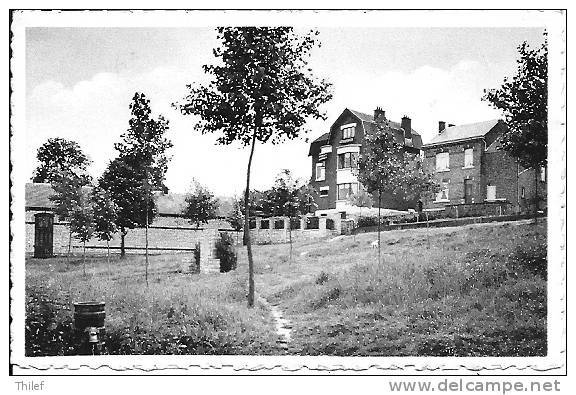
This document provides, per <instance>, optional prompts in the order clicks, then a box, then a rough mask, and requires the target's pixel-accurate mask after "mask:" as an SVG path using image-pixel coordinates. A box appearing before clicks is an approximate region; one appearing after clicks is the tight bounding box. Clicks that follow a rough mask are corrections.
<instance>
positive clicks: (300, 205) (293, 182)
mask: <svg viewBox="0 0 576 395" xmlns="http://www.w3.org/2000/svg"><path fill="white" fill-rule="evenodd" d="M268 196H269V201H270V204H271V206H272V208H273V215H281V216H286V217H288V218H289V219H290V221H289V225H288V235H289V240H290V260H289V262H292V218H294V217H297V216H300V215H302V214H305V213H307V212H309V211H310V206H311V205H313V204H315V203H314V197H313V192H312V190H311V188H310V187H309V186H308V185H307V184H306V183H305V182H303V181H302V180H298V179H295V178H294V177H293V176H292V173H291V172H290V170H288V169H284V170H282V171H281V172H280V174H278V176H276V181H275V182H274V186H273V187H272V189H271V190H270V191H269V192H268Z"/></svg>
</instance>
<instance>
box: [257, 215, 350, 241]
mask: <svg viewBox="0 0 576 395" xmlns="http://www.w3.org/2000/svg"><path fill="white" fill-rule="evenodd" d="M253 221H254V222H255V226H254V228H253V229H250V239H251V241H252V243H254V244H278V243H288V242H290V237H292V241H301V240H312V239H318V238H322V237H326V236H329V235H339V234H341V232H342V220H341V219H340V218H335V217H334V218H332V217H306V216H303V217H300V218H298V221H295V219H292V221H293V224H292V229H291V231H290V230H289V228H290V219H289V218H288V217H271V218H255V219H254V220H253ZM254 222H253V223H254ZM263 224H264V226H263ZM295 225H297V226H295Z"/></svg>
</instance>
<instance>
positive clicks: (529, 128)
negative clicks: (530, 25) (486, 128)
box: [482, 33, 548, 219]
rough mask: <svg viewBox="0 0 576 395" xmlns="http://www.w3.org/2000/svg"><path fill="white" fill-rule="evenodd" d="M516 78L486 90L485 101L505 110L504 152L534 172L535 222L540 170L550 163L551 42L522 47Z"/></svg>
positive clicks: (519, 48) (545, 35)
mask: <svg viewBox="0 0 576 395" xmlns="http://www.w3.org/2000/svg"><path fill="white" fill-rule="evenodd" d="M518 52H519V59H518V60H517V63H518V68H517V70H516V75H514V76H513V77H512V79H509V78H507V77H506V78H504V83H503V84H502V86H501V87H500V88H498V89H491V90H489V91H486V90H485V91H484V92H485V94H484V96H483V97H482V100H485V101H488V102H490V104H491V105H492V106H493V107H495V108H497V109H499V110H501V111H502V113H503V115H504V118H505V120H506V124H507V126H508V129H507V130H506V131H505V132H504V134H503V136H502V141H501V145H502V148H503V149H504V150H506V151H507V152H508V153H510V154H511V155H512V156H513V157H515V158H517V159H518V162H519V163H520V165H522V166H523V167H525V168H527V169H529V168H532V169H533V170H534V177H535V179H534V181H535V188H536V195H535V205H534V206H535V207H534V208H535V210H534V214H535V217H534V218H535V219H536V214H537V212H538V169H539V168H541V167H545V166H546V164H547V162H548V40H547V34H546V33H544V42H543V43H542V45H541V46H540V47H539V48H536V49H532V48H530V46H529V45H528V43H526V42H523V43H522V44H521V45H520V46H518Z"/></svg>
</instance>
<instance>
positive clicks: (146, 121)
mask: <svg viewBox="0 0 576 395" xmlns="http://www.w3.org/2000/svg"><path fill="white" fill-rule="evenodd" d="M130 112H131V118H130V120H129V121H128V124H129V127H128V130H127V131H126V133H124V134H123V135H122V136H121V138H122V141H121V142H119V143H116V144H115V145H114V147H115V148H116V150H117V151H118V157H117V158H116V159H114V160H113V161H111V162H110V164H109V165H108V168H107V169H106V171H105V172H104V174H103V175H102V177H101V178H100V180H99V185H100V186H101V187H102V188H104V189H105V190H106V191H108V193H109V194H110V197H111V198H112V201H113V202H114V203H115V204H116V205H117V206H118V220H117V226H118V229H119V230H120V237H121V243H120V257H121V258H123V257H124V256H125V254H126V252H125V245H124V240H125V236H126V234H127V233H128V231H129V230H130V229H134V228H137V227H146V228H148V224H149V223H150V222H152V220H153V219H154V216H155V214H156V210H155V204H154V199H153V198H152V194H151V189H154V190H163V189H165V185H164V177H165V174H166V170H167V168H168V162H169V160H170V158H169V157H168V156H167V155H166V151H167V150H168V149H169V148H170V147H172V143H171V142H170V141H169V140H168V139H166V138H165V137H164V134H165V133H166V131H167V130H168V121H167V120H166V119H164V117H162V116H161V115H160V116H158V118H157V119H154V118H153V117H152V110H151V109H150V101H149V100H148V99H147V98H146V96H145V95H144V94H143V93H138V92H137V93H135V94H134V97H133V99H132V103H131V104H130ZM146 243H147V240H146ZM146 261H148V256H147V255H146ZM146 267H148V265H147V264H146Z"/></svg>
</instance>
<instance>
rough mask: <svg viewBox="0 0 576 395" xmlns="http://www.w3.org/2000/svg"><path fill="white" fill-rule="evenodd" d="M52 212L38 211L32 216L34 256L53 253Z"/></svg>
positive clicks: (45, 255)
mask: <svg viewBox="0 0 576 395" xmlns="http://www.w3.org/2000/svg"><path fill="white" fill-rule="evenodd" d="M53 234H54V214H52V213H39V214H36V215H35V216H34V258H50V257H52V255H53V248H52V240H53V237H54V236H53Z"/></svg>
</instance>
